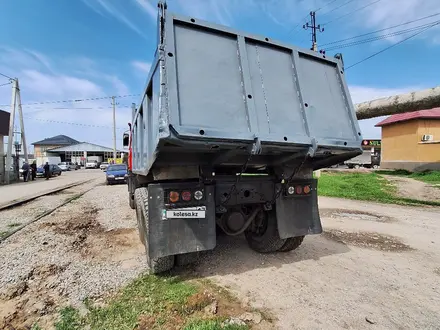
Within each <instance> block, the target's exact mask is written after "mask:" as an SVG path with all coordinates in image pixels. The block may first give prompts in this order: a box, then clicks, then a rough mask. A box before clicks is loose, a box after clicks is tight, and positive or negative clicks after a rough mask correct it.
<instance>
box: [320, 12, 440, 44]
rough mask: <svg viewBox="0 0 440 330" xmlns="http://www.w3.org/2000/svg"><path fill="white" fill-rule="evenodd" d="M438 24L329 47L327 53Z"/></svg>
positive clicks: (424, 25) (429, 24)
mask: <svg viewBox="0 0 440 330" xmlns="http://www.w3.org/2000/svg"><path fill="white" fill-rule="evenodd" d="M437 23H440V20H439V21H435V22H431V23H428V24H423V25H419V26H415V27H412V28H410V29H404V30H399V31H395V32H390V33H387V34H382V35H379V36H375V37H371V38H367V39H361V40H357V41H353V42H349V43H346V44H341V45H335V46H332V47H328V48H326V49H325V50H326V51H330V50H334V49H342V48H347V47H352V46H358V45H363V44H366V43H370V42H373V41H378V40H383V39H386V38H391V37H395V36H399V35H402V34H406V33H409V32H414V31H419V30H422V29H424V28H426V27H431V25H433V24H434V25H435V24H437Z"/></svg>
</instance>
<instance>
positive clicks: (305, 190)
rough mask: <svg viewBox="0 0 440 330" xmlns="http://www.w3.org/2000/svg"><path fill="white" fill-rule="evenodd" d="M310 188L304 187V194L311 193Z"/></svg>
mask: <svg viewBox="0 0 440 330" xmlns="http://www.w3.org/2000/svg"><path fill="white" fill-rule="evenodd" d="M310 190H311V189H310V186H304V194H308V193H310Z"/></svg>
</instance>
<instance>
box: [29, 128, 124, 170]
mask: <svg viewBox="0 0 440 330" xmlns="http://www.w3.org/2000/svg"><path fill="white" fill-rule="evenodd" d="M32 145H33V146H34V154H35V159H36V161H37V165H41V164H43V163H44V162H46V161H48V162H49V163H53V162H55V160H56V159H57V160H58V162H72V163H78V164H80V165H83V166H84V165H85V163H86V161H87V160H88V159H89V160H93V161H95V160H96V161H97V162H99V163H100V162H106V161H108V160H109V159H112V158H113V149H111V148H107V147H104V146H100V145H97V144H93V143H89V142H78V141H77V140H75V139H72V138H71V137H68V136H66V135H57V136H54V137H51V138H47V139H44V140H41V141H38V142H34V143H32ZM121 156H122V152H121V151H119V150H117V152H116V157H117V158H119V159H120V158H121Z"/></svg>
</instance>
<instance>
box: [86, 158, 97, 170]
mask: <svg viewBox="0 0 440 330" xmlns="http://www.w3.org/2000/svg"><path fill="white" fill-rule="evenodd" d="M87 168H98V162H97V161H96V160H93V161H90V162H87V163H86V169H87Z"/></svg>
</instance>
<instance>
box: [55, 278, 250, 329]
mask: <svg viewBox="0 0 440 330" xmlns="http://www.w3.org/2000/svg"><path fill="white" fill-rule="evenodd" d="M210 291H212V290H211V289H210V288H207V287H206V286H205V285H204V284H203V283H200V282H188V281H183V280H181V279H180V278H179V277H158V276H149V275H143V276H140V277H139V278H138V279H136V280H134V281H133V282H132V283H131V284H129V285H128V286H126V287H125V288H124V289H122V290H121V291H120V292H119V293H118V294H116V295H115V296H113V297H112V298H109V299H106V302H105V304H101V305H99V306H97V305H96V304H94V303H93V301H90V300H86V301H85V305H86V307H87V309H88V311H89V313H87V315H85V316H80V314H79V313H78V311H77V310H76V309H74V308H72V307H67V308H65V309H63V310H61V312H60V320H59V321H58V322H57V323H56V329H57V330H76V329H83V328H88V329H91V330H104V329H105V330H129V329H130V330H131V329H138V330H146V329H171V328H173V329H174V328H179V329H188V330H208V329H209V330H216V329H226V330H228V329H229V330H245V329H249V328H248V326H240V327H237V326H236V325H230V326H228V325H225V326H224V327H223V328H222V327H221V326H222V322H223V321H224V320H225V319H227V316H229V315H227V316H225V315H224V314H222V313H217V314H215V315H214V314H206V313H205V312H204V308H205V307H206V306H208V305H209V304H211V303H212V302H213V301H214V299H215V301H216V302H217V303H218V306H219V308H220V304H221V301H220V300H218V299H216V297H215V294H213V293H211V292H210ZM222 309H225V308H223V307H222Z"/></svg>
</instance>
